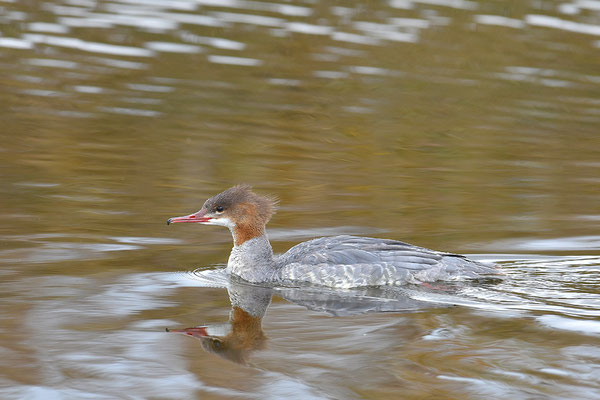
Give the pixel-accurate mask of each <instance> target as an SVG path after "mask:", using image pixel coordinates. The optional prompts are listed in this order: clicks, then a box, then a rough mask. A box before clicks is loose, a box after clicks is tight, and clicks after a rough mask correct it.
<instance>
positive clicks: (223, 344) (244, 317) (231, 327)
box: [167, 282, 273, 364]
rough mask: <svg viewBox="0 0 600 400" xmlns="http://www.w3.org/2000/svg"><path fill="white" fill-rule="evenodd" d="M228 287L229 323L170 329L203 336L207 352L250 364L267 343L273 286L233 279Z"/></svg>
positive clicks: (199, 336) (201, 338)
mask: <svg viewBox="0 0 600 400" xmlns="http://www.w3.org/2000/svg"><path fill="white" fill-rule="evenodd" d="M227 291H228V292H229V300H230V301H231V312H230V313H229V321H228V322H227V323H224V324H212V325H206V326H197V327H193V328H185V329H167V331H168V332H179V333H184V334H186V335H189V336H192V337H195V338H197V339H200V341H201V343H202V347H203V348H204V350H206V351H207V352H209V353H213V354H216V355H218V356H220V357H222V358H224V359H227V360H229V361H233V362H235V363H238V364H247V363H248V358H249V355H250V354H251V353H252V352H253V351H255V350H259V349H262V348H264V347H265V343H266V341H267V336H266V335H265V333H264V332H263V329H262V318H263V317H264V315H265V312H266V311H267V307H268V306H269V304H270V303H271V296H272V294H273V289H271V288H265V287H258V286H253V285H245V284H239V283H236V282H230V284H229V286H228V288H227Z"/></svg>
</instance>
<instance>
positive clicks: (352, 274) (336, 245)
mask: <svg viewBox="0 0 600 400" xmlns="http://www.w3.org/2000/svg"><path fill="white" fill-rule="evenodd" d="M278 264H279V265H280V267H281V268H280V270H279V275H280V276H279V278H280V279H282V280H283V281H296V282H298V281H300V282H310V283H315V284H321V285H325V286H333V287H359V286H380V285H401V284H405V283H409V282H431V281H435V280H440V279H451V278H456V277H466V278H476V277H479V276H482V275H487V274H496V273H497V271H496V269H495V268H494V267H490V266H487V265H484V264H481V263H478V262H475V261H472V260H469V259H467V258H466V257H464V256H460V255H456V254H450V253H442V252H437V251H433V250H429V249H425V248H423V247H418V246H414V245H411V244H408V243H404V242H400V241H397V240H389V239H376V238H369V237H358V236H346V235H344V236H333V237H323V238H318V239H314V240H310V241H308V242H304V243H300V244H298V245H297V246H294V247H292V248H291V249H290V250H289V251H288V252H287V253H285V254H284V255H282V256H281V257H280V258H279V259H278Z"/></svg>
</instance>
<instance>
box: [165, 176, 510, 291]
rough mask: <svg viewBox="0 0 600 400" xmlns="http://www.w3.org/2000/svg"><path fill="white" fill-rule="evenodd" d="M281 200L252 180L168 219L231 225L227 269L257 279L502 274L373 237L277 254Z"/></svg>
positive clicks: (331, 283) (286, 281)
mask: <svg viewBox="0 0 600 400" xmlns="http://www.w3.org/2000/svg"><path fill="white" fill-rule="evenodd" d="M276 204H277V202H276V200H275V199H273V198H272V197H269V196H263V195H259V194H256V193H254V192H253V191H252V188H251V187H250V186H249V185H237V186H234V187H232V188H229V189H227V190H225V191H224V192H222V193H219V194H217V195H215V196H213V197H211V198H210V199H208V200H206V202H205V203H204V205H203V206H202V208H201V209H200V210H199V211H198V212H196V213H193V214H190V215H186V216H182V217H174V218H170V219H169V220H168V221H167V224H172V223H198V224H203V225H220V226H225V227H227V228H229V230H230V231H231V234H232V236H233V249H232V250H231V254H230V255H229V260H228V262H227V268H226V272H228V273H229V274H231V275H236V276H238V277H240V278H242V279H243V280H246V281H248V282H252V283H260V284H263V283H264V284H274V285H278V284H281V285H298V284H312V285H319V286H328V287H333V288H355V287H371V286H385V285H387V286H399V285H405V284H408V283H425V282H434V281H438V280H461V279H477V278H484V277H487V276H492V277H498V276H499V270H498V268H496V266H494V265H487V264H483V263H481V262H478V261H473V260H470V259H468V258H467V257H465V256H463V255H459V254H452V253H445V252H440V251H435V250H429V249H426V248H424V247H419V246H415V245H412V244H408V243H404V242H400V241H397V240H391V239H379V238H372V237H361V236H350V235H340V236H330V237H321V238H317V239H312V240H309V241H306V242H302V243H300V244H297V245H296V246H294V247H292V248H291V249H290V250H288V251H287V252H286V253H284V254H280V255H275V254H273V249H272V247H271V243H270V242H269V239H268V237H267V233H266V225H267V223H268V222H269V220H270V219H271V216H272V215H273V214H274V212H275V208H276Z"/></svg>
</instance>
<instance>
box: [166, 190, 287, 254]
mask: <svg viewBox="0 0 600 400" xmlns="http://www.w3.org/2000/svg"><path fill="white" fill-rule="evenodd" d="M276 204H277V201H276V200H275V199H273V198H271V197H267V196H260V195H258V194H256V193H254V192H252V188H251V187H250V186H249V185H237V186H234V187H232V188H229V189H227V190H226V191H224V192H222V193H219V194H218V195H216V196H213V197H211V198H210V199H208V200H206V202H205V203H204V205H203V206H202V208H201V209H200V211H198V212H197V213H194V214H190V215H186V216H183V217H175V218H170V219H169V220H168V221H167V224H171V223H178V222H186V223H200V224H205V225H221V226H226V227H228V228H229V229H230V230H231V232H232V234H233V240H234V244H235V245H236V246H239V245H241V244H242V243H244V242H245V241H246V240H249V239H252V238H255V237H258V236H261V235H264V233H265V225H266V224H267V222H269V220H270V219H271V216H272V215H273V214H274V213H275V207H276Z"/></svg>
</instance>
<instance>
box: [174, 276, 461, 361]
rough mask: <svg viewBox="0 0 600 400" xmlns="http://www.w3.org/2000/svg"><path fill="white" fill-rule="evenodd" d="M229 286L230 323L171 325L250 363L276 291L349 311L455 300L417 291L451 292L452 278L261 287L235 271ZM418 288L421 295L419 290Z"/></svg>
mask: <svg viewBox="0 0 600 400" xmlns="http://www.w3.org/2000/svg"><path fill="white" fill-rule="evenodd" d="M208 276H209V275H206V276H205V278H208ZM226 287H227V291H228V294H229V300H230V301H231V312H230V313H229V320H228V321H227V322H226V323H220V324H210V325H204V326H196V327H191V328H185V329H167V331H169V332H177V333H183V334H186V335H188V336H192V337H194V338H197V339H199V340H200V341H201V343H202V347H203V348H204V350H206V351H207V352H209V353H213V354H216V355H218V356H220V357H222V358H224V359H227V360H230V361H233V362H236V363H239V364H247V363H248V359H249V356H250V354H251V353H252V352H253V351H256V350H260V349H263V348H264V347H265V346H266V342H267V336H266V334H265V333H264V331H263V328H262V319H263V317H264V316H265V314H266V311H267V308H268V307H269V305H270V304H271V298H272V296H273V294H277V295H278V296H280V297H282V298H284V299H285V300H287V301H289V302H291V303H294V304H298V305H301V306H303V307H306V308H307V309H309V310H315V311H320V312H326V313H328V314H330V315H333V316H347V315H356V314H364V313H372V312H395V313H398V312H401V313H406V312H415V311H419V310H423V309H430V308H434V307H448V306H451V305H452V304H451V302H439V301H437V302H436V301H424V300H417V299H415V298H414V297H419V298H423V297H424V296H423V295H424V294H426V293H429V294H433V293H435V294H438V295H439V294H441V293H446V294H448V293H449V292H452V291H454V290H455V289H456V288H453V287H451V286H448V284H445V285H444V286H432V285H427V286H422V285H419V286H414V287H404V288H397V287H382V288H365V289H348V290H339V289H330V288H323V287H314V286H305V287H262V286H256V285H253V284H250V283H247V282H245V281H242V280H241V279H239V278H235V277H230V279H229V281H228V282H227V283H226ZM417 294H418V295H419V296H415V295H417ZM425 297H426V296H425Z"/></svg>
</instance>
